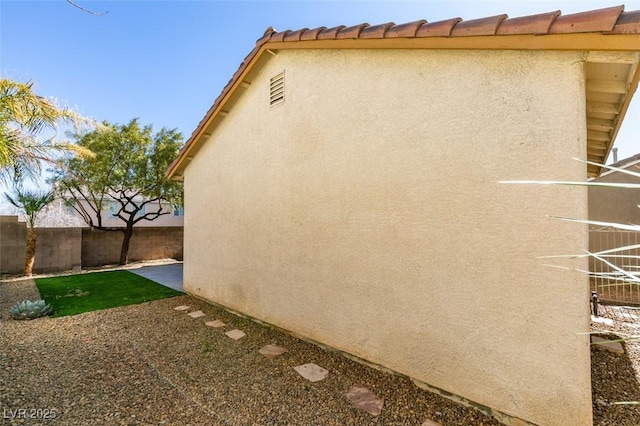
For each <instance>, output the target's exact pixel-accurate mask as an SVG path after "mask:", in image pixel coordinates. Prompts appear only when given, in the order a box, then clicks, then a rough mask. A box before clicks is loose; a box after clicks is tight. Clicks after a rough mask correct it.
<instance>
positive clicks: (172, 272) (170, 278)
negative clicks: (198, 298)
mask: <svg viewBox="0 0 640 426" xmlns="http://www.w3.org/2000/svg"><path fill="white" fill-rule="evenodd" d="M128 271H129V272H132V273H134V274H136V275H140V276H141V277H145V278H148V279H150V280H151V281H155V282H157V283H158V284H162V285H164V286H167V287H170V288H172V289H174V290H178V291H181V292H183V293H184V290H183V289H182V263H171V264H169V265H157V266H143V267H141V268H136V269H133V268H132V269H128Z"/></svg>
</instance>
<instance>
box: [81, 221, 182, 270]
mask: <svg viewBox="0 0 640 426" xmlns="http://www.w3.org/2000/svg"><path fill="white" fill-rule="evenodd" d="M183 233H184V232H183V228H182V227H177V226H174V227H145V228H137V229H134V231H133V237H132V238H131V245H130V246H129V261H130V262H135V261H138V260H153V259H167V258H171V259H178V260H182V239H183ZM123 238H124V234H123V233H122V232H111V231H109V232H107V231H97V230H95V229H94V230H92V229H87V228H84V229H83V230H82V266H83V267H85V266H100V265H109V264H115V263H118V261H119V260H120V248H121V247H122V239H123Z"/></svg>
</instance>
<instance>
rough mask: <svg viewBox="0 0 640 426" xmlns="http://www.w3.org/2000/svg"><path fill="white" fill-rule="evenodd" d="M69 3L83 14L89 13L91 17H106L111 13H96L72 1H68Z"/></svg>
mask: <svg viewBox="0 0 640 426" xmlns="http://www.w3.org/2000/svg"><path fill="white" fill-rule="evenodd" d="M67 3H69V4H70V5H71V6H74V7H77V8H78V9H80V10H81V11H83V12H86V13H88V14H90V15H94V16H103V15H106V14H107V13H109V11H108V10H107V11H106V12H94V11H92V10H89V9H85V8H84V7H82V6H80V5H78V4H76V3H74V2H72V1H71V0H67Z"/></svg>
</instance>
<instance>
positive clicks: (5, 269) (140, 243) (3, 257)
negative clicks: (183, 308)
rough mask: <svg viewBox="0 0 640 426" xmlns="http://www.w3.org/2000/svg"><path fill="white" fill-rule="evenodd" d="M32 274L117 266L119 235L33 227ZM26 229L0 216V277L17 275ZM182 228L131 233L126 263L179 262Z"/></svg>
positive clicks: (24, 246)
mask: <svg viewBox="0 0 640 426" xmlns="http://www.w3.org/2000/svg"><path fill="white" fill-rule="evenodd" d="M36 235H37V237H38V243H37V248H36V259H35V265H34V268H33V272H34V273H36V274H41V273H52V272H60V271H68V270H71V269H73V268H78V267H86V266H101V265H109V264H114V263H118V260H119V258H120V247H121V245H122V239H123V234H122V233H121V232H105V231H96V230H91V229H89V228H37V229H36ZM26 238H27V226H26V223H24V222H19V221H18V217H17V216H0V274H19V273H20V272H22V269H23V267H24V256H25V249H26ZM182 238H183V227H144V228H137V229H135V230H134V234H133V238H132V239H131V246H130V248H129V260H130V261H138V260H152V259H164V258H173V259H178V260H182Z"/></svg>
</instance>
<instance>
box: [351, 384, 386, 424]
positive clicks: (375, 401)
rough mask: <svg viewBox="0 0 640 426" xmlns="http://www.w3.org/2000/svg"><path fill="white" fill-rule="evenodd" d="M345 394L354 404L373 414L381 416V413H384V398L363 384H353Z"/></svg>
mask: <svg viewBox="0 0 640 426" xmlns="http://www.w3.org/2000/svg"><path fill="white" fill-rule="evenodd" d="M345 396H346V397H347V399H348V400H349V402H351V403H352V404H353V405H355V406H356V407H358V408H359V409H361V410H364V411H366V412H367V413H369V414H371V415H372V416H379V415H380V413H382V405H383V404H384V400H383V399H381V398H378V397H377V396H376V394H374V393H373V392H371V391H370V390H369V389H367V388H365V387H363V386H358V385H354V386H351V389H349V391H348V392H347V393H346V394H345Z"/></svg>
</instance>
